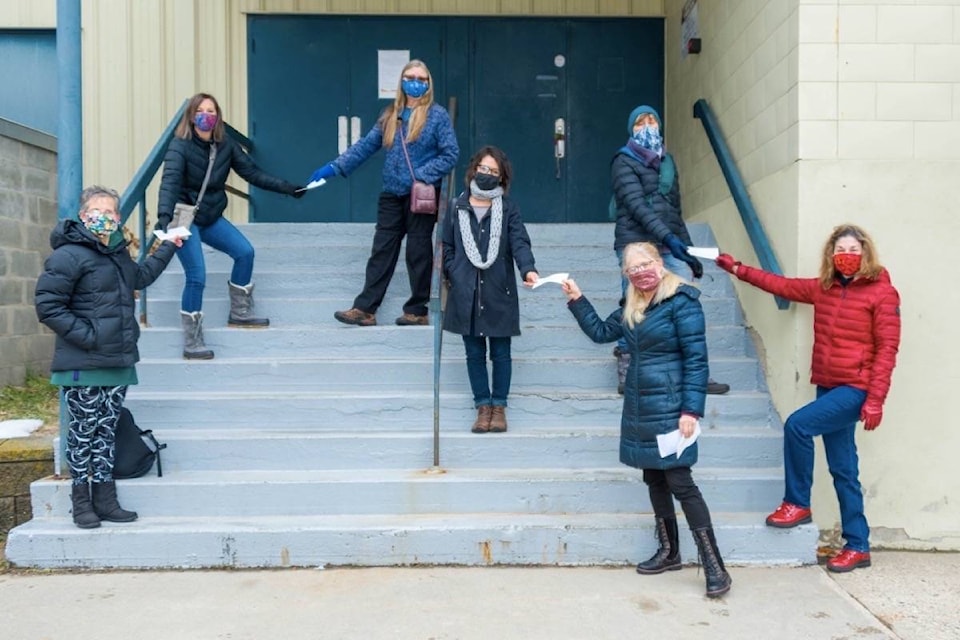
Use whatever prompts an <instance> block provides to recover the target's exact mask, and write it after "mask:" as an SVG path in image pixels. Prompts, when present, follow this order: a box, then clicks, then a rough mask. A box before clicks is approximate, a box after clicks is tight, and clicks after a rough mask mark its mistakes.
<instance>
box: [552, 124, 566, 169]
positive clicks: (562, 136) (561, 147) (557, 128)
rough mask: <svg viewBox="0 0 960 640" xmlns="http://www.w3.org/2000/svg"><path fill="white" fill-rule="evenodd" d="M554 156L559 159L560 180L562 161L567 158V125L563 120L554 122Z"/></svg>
mask: <svg viewBox="0 0 960 640" xmlns="http://www.w3.org/2000/svg"><path fill="white" fill-rule="evenodd" d="M553 156H554V157H555V158H556V159H557V180H559V179H560V161H561V160H562V159H563V158H565V157H566V156H567V123H566V122H565V121H564V119H563V118H557V119H556V120H554V121H553Z"/></svg>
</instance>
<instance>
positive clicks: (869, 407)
mask: <svg viewBox="0 0 960 640" xmlns="http://www.w3.org/2000/svg"><path fill="white" fill-rule="evenodd" d="M860 419H861V420H863V428H864V429H866V430H867V431H873V430H874V429H876V428H877V427H879V426H880V421H881V420H883V403H882V402H880V401H879V400H871V399H870V398H867V401H866V402H864V403H863V406H862V407H860Z"/></svg>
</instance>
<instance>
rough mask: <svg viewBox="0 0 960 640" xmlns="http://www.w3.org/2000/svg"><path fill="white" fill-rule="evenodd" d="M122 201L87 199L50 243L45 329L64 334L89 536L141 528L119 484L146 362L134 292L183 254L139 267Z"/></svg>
mask: <svg viewBox="0 0 960 640" xmlns="http://www.w3.org/2000/svg"><path fill="white" fill-rule="evenodd" d="M119 201H120V197H119V196H118V195H117V192H116V191H114V190H112V189H105V188H104V187H97V186H94V187H90V188H88V189H85V190H84V191H83V193H82V194H80V212H79V213H78V215H77V217H75V218H72V219H67V220H63V221H61V222H60V224H58V225H57V227H56V228H55V229H54V230H53V232H52V233H51V234H50V244H51V246H52V247H53V253H52V254H51V255H50V257H49V258H47V260H46V263H45V264H44V269H43V273H42V274H40V277H39V279H38V280H37V289H36V298H35V303H36V308H37V317H38V318H39V319H40V322H42V323H43V324H45V325H47V326H48V327H49V328H50V329H52V330H53V331H54V333H56V334H57V339H56V346H55V348H54V352H53V363H52V364H51V366H50V369H51V372H52V373H51V376H50V382H51V383H52V384H55V385H58V386H61V387H63V395H64V399H65V402H66V405H67V413H68V415H69V422H70V424H69V429H68V431H67V455H66V462H67V465H68V466H69V468H70V476H71V478H72V479H73V486H72V492H71V499H72V500H73V521H74V523H75V524H76V525H77V526H78V527H80V528H83V529H88V528H92V527H99V526H100V521H101V520H109V521H111V522H130V521H132V520H136V519H137V514H136V513H135V512H133V511H127V510H125V509H122V508H121V507H120V505H119V503H118V502H117V489H116V485H115V484H114V482H113V463H114V441H115V436H116V429H117V420H118V418H119V416H120V408H121V406H122V405H123V399H124V397H125V396H126V393H127V386H128V385H131V384H136V383H137V371H136V369H135V368H134V365H135V364H136V363H137V361H138V360H139V359H140V354H139V353H138V351H137V339H138V338H139V337H140V325H138V324H137V319H136V313H135V310H134V291H135V290H137V289H144V288H146V287H147V286H148V285H150V283H152V282H153V281H154V280H156V279H157V277H158V276H159V275H160V273H161V272H162V271H163V270H164V268H165V267H166V266H167V264H168V263H169V262H170V260H171V258H173V254H174V251H175V246H174V243H172V242H169V241H168V242H164V243H162V244H161V245H160V247H159V248H158V249H157V250H156V252H154V254H153V255H152V256H150V257H148V258H147V259H146V261H144V263H143V264H137V263H136V262H134V261H133V260H132V259H131V258H130V254H129V253H128V252H127V243H126V242H124V241H123V233H122V231H121V227H120V214H119V213H118V205H119ZM177 242H179V240H177ZM88 476H90V478H89V479H92V481H93V485H92V489H91V488H90V487H88V484H87V483H88ZM91 493H92V498H93V501H92V503H91Z"/></svg>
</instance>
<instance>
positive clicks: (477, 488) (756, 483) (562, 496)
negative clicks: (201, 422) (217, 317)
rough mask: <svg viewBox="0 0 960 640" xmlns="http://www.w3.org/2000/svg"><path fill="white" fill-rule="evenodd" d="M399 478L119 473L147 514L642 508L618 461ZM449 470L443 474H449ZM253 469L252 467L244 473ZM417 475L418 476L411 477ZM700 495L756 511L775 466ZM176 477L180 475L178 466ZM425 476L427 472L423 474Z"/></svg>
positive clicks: (704, 482) (36, 495)
mask: <svg viewBox="0 0 960 640" xmlns="http://www.w3.org/2000/svg"><path fill="white" fill-rule="evenodd" d="M410 476H411V480H410V481H408V482H378V481H360V480H358V481H347V480H344V479H343V477H342V476H340V477H339V479H338V481H335V482H323V481H309V480H302V481H301V480H291V481H290V482H274V481H271V482H256V481H251V482H248V483H244V482H241V480H242V478H241V477H240V476H238V475H236V474H234V475H233V476H232V477H231V479H230V480H228V479H227V478H224V480H223V481H222V482H203V483H192V482H189V481H185V480H182V479H178V477H177V476H170V477H169V478H168V477H163V478H156V477H153V476H146V477H144V478H139V479H137V480H128V481H126V482H120V483H118V494H119V497H120V502H121V503H122V504H123V506H124V507H126V508H127V509H132V510H134V511H137V512H138V513H142V514H143V515H149V516H155V517H200V516H208V517H220V516H231V517H259V516H307V515H328V516H329V515H365V514H367V515H369V514H399V515H404V514H405V515H412V514H420V515H429V514H438V513H451V514H453V513H455V514H468V513H517V514H559V513H635V512H644V511H650V510H651V507H650V501H649V498H648V495H647V488H646V486H645V485H644V484H643V482H642V480H641V479H640V474H639V472H636V471H630V470H624V471H622V472H620V471H616V472H608V473H605V474H603V475H595V474H592V473H587V472H584V477H583V479H582V480H569V479H568V480H563V481H558V480H557V479H552V478H551V479H549V480H541V479H539V478H530V479H521V478H519V477H517V478H515V479H513V480H511V481H503V480H500V479H499V478H498V477H490V478H486V479H484V478H479V477H477V475H476V474H472V475H471V478H470V479H466V480H464V481H462V482H450V481H440V482H436V481H431V480H430V479H429V478H427V477H426V476H425V474H423V473H422V472H418V471H411V473H410ZM452 476H453V474H450V473H448V474H446V476H445V477H446V478H447V479H452ZM252 477H253V478H256V477H257V476H256V475H253V476H252ZM417 477H419V479H418V478H417ZM696 477H697V479H698V481H699V486H700V490H701V491H702V493H703V496H704V499H705V500H706V501H707V504H708V505H709V506H710V509H711V510H714V511H733V512H740V511H762V510H764V509H770V508H771V505H777V504H779V503H780V501H781V500H782V498H783V479H782V477H780V476H779V475H772V474H771V475H769V476H758V475H756V474H751V475H749V476H744V477H739V476H724V477H722V478H711V477H709V476H707V475H704V474H702V473H697V474H696ZM181 478H182V476H181ZM424 478H427V479H424ZM31 500H32V506H33V513H35V514H44V516H47V517H64V518H65V517H67V516H68V515H69V514H70V487H69V484H68V483H60V484H59V485H58V484H56V483H34V484H33V485H32V486H31Z"/></svg>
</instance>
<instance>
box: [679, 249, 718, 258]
mask: <svg viewBox="0 0 960 640" xmlns="http://www.w3.org/2000/svg"><path fill="white" fill-rule="evenodd" d="M687 251H689V252H690V255H692V256H693V257H695V258H703V259H704V260H716V259H717V256H719V255H720V249H718V248H717V247H689V248H687Z"/></svg>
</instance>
